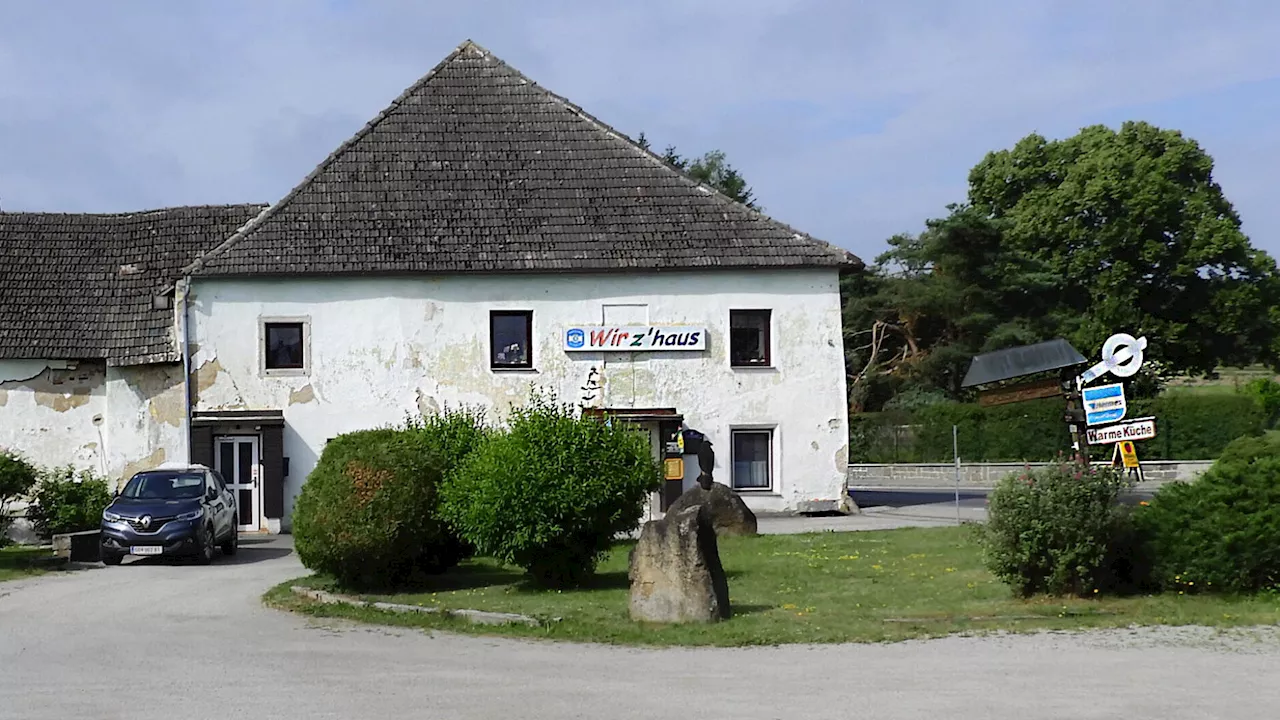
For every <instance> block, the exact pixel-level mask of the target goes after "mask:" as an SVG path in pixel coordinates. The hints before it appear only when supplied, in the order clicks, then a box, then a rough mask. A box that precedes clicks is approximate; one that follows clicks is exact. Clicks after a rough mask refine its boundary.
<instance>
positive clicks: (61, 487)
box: [27, 465, 111, 538]
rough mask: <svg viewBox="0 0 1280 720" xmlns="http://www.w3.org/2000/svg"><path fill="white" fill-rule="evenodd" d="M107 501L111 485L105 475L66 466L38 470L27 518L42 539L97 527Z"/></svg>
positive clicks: (108, 500)
mask: <svg viewBox="0 0 1280 720" xmlns="http://www.w3.org/2000/svg"><path fill="white" fill-rule="evenodd" d="M110 504H111V486H110V484H109V483H108V482H107V479H106V478H103V477H100V476H98V475H96V474H95V473H94V472H93V471H92V470H80V471H77V470H76V469H75V468H74V467H71V466H69V465H68V466H65V467H59V468H52V469H48V470H43V471H41V472H40V479H39V481H38V482H37V483H36V487H35V491H34V492H33V493H32V494H31V506H30V507H28V508H27V518H28V519H30V520H31V524H32V526H34V527H35V530H36V533H38V534H39V535H40V536H41V537H45V538H48V537H51V536H53V535H59V534H62V533H73V532H81V531H84V530H97V529H98V527H99V525H100V523H101V522H102V511H103V510H105V509H106V508H107V506H108V505H110Z"/></svg>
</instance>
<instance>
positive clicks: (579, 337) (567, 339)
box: [564, 328, 587, 348]
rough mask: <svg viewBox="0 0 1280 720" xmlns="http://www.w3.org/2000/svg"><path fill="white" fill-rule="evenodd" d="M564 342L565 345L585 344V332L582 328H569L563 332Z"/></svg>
mask: <svg viewBox="0 0 1280 720" xmlns="http://www.w3.org/2000/svg"><path fill="white" fill-rule="evenodd" d="M564 344H565V345H566V346H567V347H571V348H580V347H582V346H583V345H586V344H587V334H586V333H585V332H583V331H582V328H571V329H570V330H569V332H567V333H565V336H564Z"/></svg>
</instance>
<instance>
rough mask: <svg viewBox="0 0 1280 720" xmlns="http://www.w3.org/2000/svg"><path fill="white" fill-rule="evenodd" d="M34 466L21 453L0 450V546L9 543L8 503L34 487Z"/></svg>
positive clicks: (10, 520)
mask: <svg viewBox="0 0 1280 720" xmlns="http://www.w3.org/2000/svg"><path fill="white" fill-rule="evenodd" d="M36 478H37V472H36V467H35V466H34V465H32V464H31V463H29V462H27V460H26V459H25V458H23V457H22V456H21V455H19V454H17V453H15V452H10V451H8V450H0V547H4V546H5V545H7V544H9V526H10V525H11V524H12V522H13V518H11V517H10V516H9V503H12V502H13V501H14V500H17V499H18V498H23V497H26V496H27V493H29V492H31V488H33V487H35V484H36Z"/></svg>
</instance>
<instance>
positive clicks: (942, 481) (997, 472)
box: [848, 460, 1213, 490]
mask: <svg viewBox="0 0 1280 720" xmlns="http://www.w3.org/2000/svg"><path fill="white" fill-rule="evenodd" d="M1212 464H1213V461H1212V460H1150V461H1146V462H1143V463H1142V473H1143V482H1142V483H1141V484H1140V485H1139V487H1140V488H1154V487H1159V486H1160V485H1163V484H1164V483H1166V482H1169V481H1171V480H1191V479H1193V478H1194V477H1195V476H1196V475H1199V474H1200V473H1202V472H1204V471H1205V470H1207V469H1209V466H1210V465H1212ZM1044 465H1048V463H1031V466H1032V467H1041V466H1044ZM1026 466H1027V464H1026V463H961V464H960V487H961V488H962V489H970V490H983V489H989V488H992V487H995V484H996V483H997V482H999V480H1000V478H1002V477H1004V476H1005V475H1008V474H1009V473H1014V472H1018V471H1020V470H1022V469H1023V468H1025V467H1026ZM848 479H849V489H850V490H876V489H881V488H895V489H897V488H909V489H930V488H942V489H951V488H954V487H955V485H956V468H955V464H954V463H897V464H865V465H850V466H849V474H848Z"/></svg>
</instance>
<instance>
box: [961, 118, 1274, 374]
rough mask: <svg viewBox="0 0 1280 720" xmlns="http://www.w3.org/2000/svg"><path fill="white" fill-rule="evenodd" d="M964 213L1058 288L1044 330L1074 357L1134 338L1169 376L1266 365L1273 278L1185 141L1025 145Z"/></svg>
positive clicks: (996, 167) (997, 159) (1111, 136)
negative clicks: (1055, 320) (1060, 338)
mask: <svg viewBox="0 0 1280 720" xmlns="http://www.w3.org/2000/svg"><path fill="white" fill-rule="evenodd" d="M969 204H970V205H971V206H972V207H973V208H974V210H975V211H977V212H979V213H981V214H983V215H984V216H986V217H987V218H989V219H991V220H992V221H995V222H998V223H1000V226H1001V228H1002V233H1003V238H1004V242H1005V245H1006V247H1007V248H1008V249H1009V250H1010V251H1011V252H1013V253H1016V254H1018V255H1020V256H1023V257H1025V258H1027V259H1030V260H1034V261H1036V262H1038V263H1042V264H1043V265H1044V266H1045V267H1047V268H1049V269H1050V270H1051V271H1052V272H1053V273H1054V274H1055V275H1056V276H1057V277H1058V278H1059V280H1060V288H1061V296H1060V297H1059V298H1058V304H1059V311H1058V313H1057V314H1058V316H1059V319H1060V320H1061V322H1060V323H1059V324H1058V327H1056V328H1054V329H1055V330H1056V331H1057V332H1060V333H1062V334H1064V335H1066V336H1067V337H1068V338H1069V339H1071V340H1072V341H1073V342H1074V343H1075V344H1076V346H1077V347H1078V348H1079V349H1080V350H1081V351H1082V352H1085V353H1086V354H1095V353H1096V352H1097V351H1098V348H1099V347H1100V346H1101V344H1102V342H1103V341H1104V340H1105V339H1106V338H1107V336H1108V335H1110V334H1111V333H1114V332H1119V331H1127V332H1131V333H1134V334H1145V335H1147V336H1148V337H1149V338H1150V339H1151V342H1152V348H1151V352H1150V354H1151V355H1152V356H1153V357H1155V358H1158V359H1159V360H1160V361H1162V363H1163V365H1164V366H1165V367H1166V368H1167V369H1168V370H1169V371H1171V372H1174V373H1193V374H1199V373H1211V372H1212V371H1213V370H1214V368H1215V367H1217V366H1220V365H1245V364H1249V363H1254V362H1266V363H1269V364H1273V365H1274V364H1275V362H1276V359H1277V356H1278V354H1280V353H1278V352H1277V351H1278V350H1280V347H1277V328H1278V327H1280V308H1278V307H1277V306H1278V305H1280V280H1278V279H1277V271H1276V264H1275V261H1274V260H1273V259H1272V258H1271V257H1270V256H1268V255H1267V254H1266V253H1265V252H1263V251H1261V250H1258V249H1256V248H1254V247H1253V246H1252V245H1251V244H1250V242H1249V239H1248V238H1247V237H1246V236H1245V235H1244V233H1243V232H1242V231H1241V227H1240V218H1239V216H1238V215H1237V214H1236V212H1235V210H1234V208H1232V206H1231V203H1230V202H1228V201H1227V199H1226V197H1225V196H1224V194H1223V192H1222V188H1221V187H1220V186H1219V185H1218V184H1217V183H1216V182H1215V181H1214V179H1213V159H1212V158H1211V157H1210V156H1209V155H1208V154H1207V153H1206V152H1205V151H1204V150H1203V149H1202V148H1201V147H1200V146H1199V145H1198V144H1197V143H1196V142H1195V141H1194V140H1191V139H1188V138H1186V137H1183V136H1182V134H1181V133H1179V132H1177V131H1173V130H1164V129H1160V128H1157V127H1154V126H1152V125H1149V124H1147V123H1141V122H1129V123H1125V124H1124V125H1123V126H1122V127H1121V128H1120V130H1119V131H1115V130H1111V129H1109V128H1107V127H1104V126H1093V127H1088V128H1085V129H1083V130H1082V131H1080V132H1079V133H1078V134H1076V135H1075V136H1073V137H1070V138H1067V139H1065V140H1057V141H1050V140H1046V139H1045V138H1043V137H1041V136H1039V135H1034V134H1033V135H1029V136H1027V137H1026V138H1024V139H1023V140H1021V141H1020V142H1018V143H1017V145H1015V146H1014V147H1013V148H1012V149H1010V150H1002V151H999V152H993V153H990V154H989V155H987V156H986V158H984V159H983V160H982V162H980V163H979V164H978V165H977V166H976V167H975V168H973V170H972V172H970V174H969Z"/></svg>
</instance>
